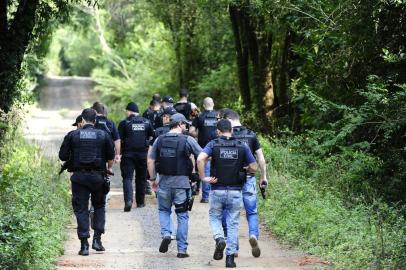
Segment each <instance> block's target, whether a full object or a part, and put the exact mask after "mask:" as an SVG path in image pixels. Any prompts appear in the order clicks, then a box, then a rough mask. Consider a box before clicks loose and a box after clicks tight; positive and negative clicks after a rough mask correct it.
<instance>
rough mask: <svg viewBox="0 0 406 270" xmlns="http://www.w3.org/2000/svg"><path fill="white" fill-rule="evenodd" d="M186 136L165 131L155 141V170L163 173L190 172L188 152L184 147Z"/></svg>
mask: <svg viewBox="0 0 406 270" xmlns="http://www.w3.org/2000/svg"><path fill="white" fill-rule="evenodd" d="M187 138H188V136H186V135H183V134H177V133H166V134H165V135H162V136H160V137H159V138H158V142H157V154H158V155H157V159H156V167H157V172H158V173H160V174H164V175H183V176H189V175H190V174H191V172H192V161H191V160H190V158H189V157H190V154H191V153H190V152H189V150H188V148H187V147H186V142H187Z"/></svg>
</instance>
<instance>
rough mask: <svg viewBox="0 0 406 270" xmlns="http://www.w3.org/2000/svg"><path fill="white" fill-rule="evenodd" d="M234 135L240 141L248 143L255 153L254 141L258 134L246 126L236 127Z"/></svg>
mask: <svg viewBox="0 0 406 270" xmlns="http://www.w3.org/2000/svg"><path fill="white" fill-rule="evenodd" d="M233 137H234V138H236V139H238V140H239V141H242V142H244V143H246V144H247V145H248V146H249V148H250V150H251V153H252V154H253V155H254V154H255V151H254V141H255V139H256V137H257V136H256V135H255V133H254V132H253V131H252V130H249V129H247V128H245V127H234V128H233Z"/></svg>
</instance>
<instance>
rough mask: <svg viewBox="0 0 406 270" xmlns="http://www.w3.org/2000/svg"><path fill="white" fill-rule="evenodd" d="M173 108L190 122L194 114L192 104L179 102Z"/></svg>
mask: <svg viewBox="0 0 406 270" xmlns="http://www.w3.org/2000/svg"><path fill="white" fill-rule="evenodd" d="M173 108H174V109H175V110H176V111H177V112H178V113H181V114H183V115H184V116H185V117H186V119H187V120H190V113H191V112H192V104H191V103H190V102H178V103H176V104H175V105H173Z"/></svg>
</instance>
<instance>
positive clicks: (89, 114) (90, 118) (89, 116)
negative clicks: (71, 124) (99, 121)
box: [82, 108, 96, 123]
mask: <svg viewBox="0 0 406 270" xmlns="http://www.w3.org/2000/svg"><path fill="white" fill-rule="evenodd" d="M82 118H83V120H85V121H86V122H88V123H94V122H96V111H95V110H94V109H92V108H88V109H84V110H83V111H82Z"/></svg>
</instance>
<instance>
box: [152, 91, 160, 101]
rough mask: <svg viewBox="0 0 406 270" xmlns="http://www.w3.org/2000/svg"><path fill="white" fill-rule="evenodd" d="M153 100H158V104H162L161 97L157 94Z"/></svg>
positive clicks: (153, 96)
mask: <svg viewBox="0 0 406 270" xmlns="http://www.w3.org/2000/svg"><path fill="white" fill-rule="evenodd" d="M152 100H156V101H158V102H161V95H160V94H158V93H156V94H153V95H152Z"/></svg>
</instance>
